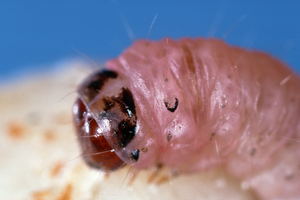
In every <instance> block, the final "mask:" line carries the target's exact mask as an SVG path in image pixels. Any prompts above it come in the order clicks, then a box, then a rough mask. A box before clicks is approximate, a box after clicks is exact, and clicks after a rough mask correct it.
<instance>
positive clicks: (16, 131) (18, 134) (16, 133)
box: [7, 121, 25, 140]
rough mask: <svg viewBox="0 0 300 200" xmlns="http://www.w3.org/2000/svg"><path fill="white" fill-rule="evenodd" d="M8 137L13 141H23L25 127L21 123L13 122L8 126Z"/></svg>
mask: <svg viewBox="0 0 300 200" xmlns="http://www.w3.org/2000/svg"><path fill="white" fill-rule="evenodd" d="M7 128H8V136H9V137H10V138H11V139H14V140H16V139H21V138H23V137H24V135H25V125H24V124H23V123H21V122H20V121H11V122H10V123H9V124H8V126H7Z"/></svg>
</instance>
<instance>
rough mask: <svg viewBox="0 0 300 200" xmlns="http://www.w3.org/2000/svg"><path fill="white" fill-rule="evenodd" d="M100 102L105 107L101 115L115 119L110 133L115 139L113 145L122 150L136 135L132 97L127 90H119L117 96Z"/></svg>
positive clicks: (105, 98)
mask: <svg viewBox="0 0 300 200" xmlns="http://www.w3.org/2000/svg"><path fill="white" fill-rule="evenodd" d="M102 100H103V102H104V105H105V108H104V109H103V110H104V111H105V112H104V113H103V115H104V116H105V117H108V118H109V117H110V118H115V120H114V123H115V125H112V128H113V130H112V132H111V136H113V137H114V138H115V139H114V141H115V142H114V143H115V144H118V146H119V147H121V148H124V147H126V146H127V145H128V143H129V142H130V141H131V140H132V139H133V138H134V136H135V134H136V121H137V116H136V110H135V104H134V99H133V95H132V93H131V91H130V90H129V89H128V88H121V92H120V93H119V94H118V95H114V96H111V97H108V96H106V97H104V98H103V99H102ZM99 117H102V116H99ZM120 117H121V118H120ZM118 118H119V120H118Z"/></svg>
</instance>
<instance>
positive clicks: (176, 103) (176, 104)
mask: <svg viewBox="0 0 300 200" xmlns="http://www.w3.org/2000/svg"><path fill="white" fill-rule="evenodd" d="M164 103H165V106H166V108H167V109H168V111H170V112H175V110H176V109H177V107H178V99H177V98H175V104H174V106H173V108H170V107H169V103H168V102H166V101H165V102H164Z"/></svg>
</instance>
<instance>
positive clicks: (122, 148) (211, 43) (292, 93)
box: [74, 38, 300, 199]
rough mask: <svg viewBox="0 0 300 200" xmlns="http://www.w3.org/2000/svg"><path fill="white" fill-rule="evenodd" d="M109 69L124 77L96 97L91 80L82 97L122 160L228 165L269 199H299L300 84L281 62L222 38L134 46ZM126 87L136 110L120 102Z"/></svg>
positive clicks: (192, 167) (180, 166)
mask: <svg viewBox="0 0 300 200" xmlns="http://www.w3.org/2000/svg"><path fill="white" fill-rule="evenodd" d="M107 69H108V70H111V71H112V72H115V73H116V74H118V77H116V78H113V79H114V80H113V81H111V80H110V81H109V82H110V84H108V83H107V84H106V83H105V84H103V85H104V88H99V87H96V90H95V91H94V92H93V93H94V96H93V97H88V95H87V93H85V92H84V90H85V89H86V88H87V86H86V85H91V84H90V83H91V81H90V78H89V79H87V80H86V82H87V83H88V84H83V85H81V86H80V87H79V90H78V92H79V98H80V100H81V101H82V102H83V104H84V105H85V106H86V107H87V112H86V113H88V114H92V115H93V119H95V121H96V122H97V124H98V126H99V127H100V128H99V129H98V130H102V132H101V131H98V132H99V134H101V133H102V134H103V136H104V137H105V138H106V140H107V142H108V143H109V144H110V145H111V147H112V149H114V151H115V153H116V155H118V157H119V158H120V159H121V160H122V161H123V162H126V163H128V164H133V166H134V167H135V168H137V169H144V168H147V167H150V166H153V165H156V164H163V165H164V166H167V167H170V168H171V169H176V170H178V171H179V172H200V171H204V170H208V169H211V168H214V167H218V166H221V167H222V169H224V170H226V171H227V172H228V173H230V174H231V175H232V176H234V177H236V178H239V179H241V180H242V181H243V184H244V186H246V187H248V188H251V189H253V190H255V191H256V192H257V194H258V196H259V197H261V198H262V199H276V198H277V199H289V198H290V199H293V198H296V197H300V188H299V186H300V144H299V143H297V142H295V141H297V140H298V141H299V140H300V118H299V115H300V89H299V88H300V79H299V78H298V77H297V76H296V75H295V74H293V72H291V71H290V70H289V69H288V68H287V67H286V66H285V65H284V64H282V63H281V62H279V61H277V60H275V59H274V58H271V57H270V56H268V55H267V54H264V53H259V52H251V51H247V50H244V49H240V48H237V47H229V46H228V45H226V44H225V43H224V42H222V41H220V40H215V39H200V38H198V39H182V40H179V41H173V40H171V39H169V38H166V39H164V40H162V41H160V42H150V41H146V40H141V41H137V42H135V43H134V44H133V46H132V47H130V48H129V49H127V50H126V51H124V52H123V54H122V55H121V56H120V57H119V58H117V59H114V60H111V61H109V62H108V63H107ZM90 88H94V87H90ZM124 90H128V91H129V93H131V94H132V98H133V99H134V100H133V101H134V109H133V108H132V106H131V107H130V106H129V107H128V105H129V104H130V103H126V101H123V100H121V103H117V102H120V98H121V97H122V98H123V97H124ZM87 91H91V90H90V89H87ZM116 94H117V95H116ZM129 96H130V95H129ZM108 97H112V98H115V99H119V100H116V101H115V102H113V101H110V103H111V104H109V103H108V104H107V103H105V102H107V101H106V100H105V99H107V98H108ZM91 102H92V103H91ZM116 104H118V106H116V107H114V106H111V105H116ZM76 105H77V104H76ZM109 105H110V107H109ZM122 106H123V107H124V108H125V109H124V108H123V107H122ZM75 107H76V106H75ZM108 107H109V109H107V108H108ZM111 107H112V108H111ZM77 108H78V106H77ZM114 108H115V109H116V110H117V109H119V110H122V109H123V110H122V111H121V112H120V113H118V112H117V111H112V110H113V109H114ZM127 108H128V109H127ZM126 109H127V110H126ZM75 110H76V109H75ZM77 111H78V110H77ZM133 111H134V112H133ZM112 112H113V113H114V114H111V113H112ZM74 113H75V119H76V116H78V115H76V112H74ZM77 113H78V112H77ZM115 113H117V114H115ZM130 113H134V114H133V116H131V115H130ZM116 116H117V117H116ZM110 117H111V118H110ZM116 118H117V120H116ZM124 120H125V121H126V120H130V122H132V123H133V124H134V128H133V129H129V128H128V127H129V126H127V125H126V126H121V125H122V124H121V123H122V122H123V121H124ZM75 121H76V120H75ZM77 121H80V120H77ZM104 121H105V122H106V125H105V126H104V125H103V124H105V123H104ZM112 121H113V122H112ZM114 121H115V122H114ZM120 124H121V125H120ZM129 124H130V123H129ZM77 125H78V123H77ZM124 127H125V128H124ZM120 128H121V129H122V128H123V129H124V130H127V132H126V133H125V132H124V131H123V132H122V133H123V135H122V134H121V135H122V136H120V134H118V133H117V132H118V129H120ZM123 129H122V130H123ZM80 130H81V128H80V126H79V128H78V129H77V132H81V131H80ZM129 130H131V132H130V131H129ZM119 132H120V131H119ZM120 133H121V132H120ZM80 134H81V133H79V135H80ZM116 138H117V139H116ZM118 138H125V140H124V141H126V145H124V142H123V143H122V142H118V141H119V139H118ZM80 141H81V144H82V143H83V141H84V140H80ZM116 141H117V142H116ZM88 146H89V145H88ZM88 148H89V147H88ZM88 148H87V149H88ZM83 149H85V148H83ZM104 168H105V167H104ZM105 169H109V168H105Z"/></svg>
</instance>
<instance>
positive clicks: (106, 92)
mask: <svg viewBox="0 0 300 200" xmlns="http://www.w3.org/2000/svg"><path fill="white" fill-rule="evenodd" d="M78 94H79V97H78V99H77V100H76V102H75V105H74V107H73V115H74V121H75V125H76V131H77V136H78V139H79V142H80V145H81V148H82V151H83V157H84V159H85V161H86V162H87V163H88V164H89V165H90V166H92V167H96V168H100V169H103V170H106V171H108V170H115V169H118V168H120V167H122V166H123V165H124V163H126V164H134V163H135V162H136V161H137V160H138V159H139V149H135V148H133V147H130V145H129V143H130V142H131V141H132V140H133V138H134V137H135V135H136V133H137V131H138V129H139V127H138V123H137V115H136V107H135V103H134V99H133V95H132V93H131V91H130V89H129V88H128V82H127V79H126V78H124V77H123V76H122V75H120V74H117V73H116V72H114V71H107V70H103V71H100V72H96V73H94V74H92V75H91V76H89V77H87V78H86V79H85V80H84V81H83V83H82V84H81V85H80V86H79V88H78Z"/></svg>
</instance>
